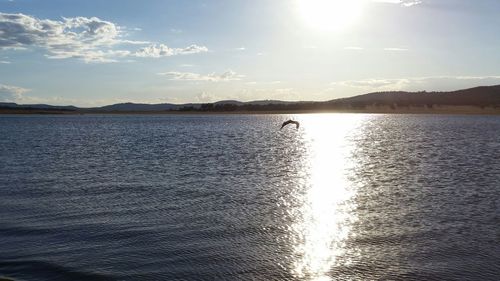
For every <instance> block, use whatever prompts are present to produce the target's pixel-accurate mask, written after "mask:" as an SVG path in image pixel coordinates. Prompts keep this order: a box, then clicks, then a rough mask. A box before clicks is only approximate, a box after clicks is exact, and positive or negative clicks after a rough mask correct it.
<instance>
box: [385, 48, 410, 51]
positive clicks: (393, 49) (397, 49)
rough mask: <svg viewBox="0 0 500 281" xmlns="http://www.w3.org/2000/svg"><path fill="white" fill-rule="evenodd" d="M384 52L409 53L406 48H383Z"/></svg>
mask: <svg viewBox="0 0 500 281" xmlns="http://www.w3.org/2000/svg"><path fill="white" fill-rule="evenodd" d="M384 51H389V52H406V51H409V50H408V49H406V48H384Z"/></svg>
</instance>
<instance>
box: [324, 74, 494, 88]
mask: <svg viewBox="0 0 500 281" xmlns="http://www.w3.org/2000/svg"><path fill="white" fill-rule="evenodd" d="M494 84H500V75H499V76H495V75H491V76H430V77H410V78H396V79H363V80H347V81H337V82H333V83H331V85H332V86H345V87H350V88H358V89H362V90H366V91H393V90H412V89H422V88H427V89H429V90H435V89H438V88H440V87H441V86H446V85H453V86H455V87H459V88H460V87H469V86H470V87H473V86H479V85H494Z"/></svg>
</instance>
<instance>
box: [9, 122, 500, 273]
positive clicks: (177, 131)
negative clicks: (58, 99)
mask: <svg viewBox="0 0 500 281" xmlns="http://www.w3.org/2000/svg"><path fill="white" fill-rule="evenodd" d="M289 117H293V118H295V119H296V120H298V121H300V122H301V127H300V129H299V130H295V128H293V127H292V126H289V127H286V128H285V129H283V130H281V131H280V130H279V126H280V124H281V122H282V121H284V120H286V119H288V118H289ZM499 132H500V118H499V117H494V116H442V115H364V114H311V115H295V116H287V115H206V116H205V115H193V116H189V115H185V116H184V115H182V116H173V115H161V116H136V115H133V116H109V115H105V116H99V115H85V116H2V117H0V159H1V162H0V190H1V194H0V276H4V277H8V278H11V279H18V280H378V279H382V280H498V276H500V246H499V245H500V230H499V225H500V172H499V171H500V161H499V160H498V159H500V139H499V136H500V135H499Z"/></svg>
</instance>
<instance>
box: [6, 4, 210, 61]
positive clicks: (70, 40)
mask: <svg viewBox="0 0 500 281" xmlns="http://www.w3.org/2000/svg"><path fill="white" fill-rule="evenodd" d="M124 30H125V28H124V27H121V26H118V25H117V24H115V23H112V22H110V21H105V20H101V19H99V18H97V17H90V18H87V17H74V18H64V17H63V18H62V20H50V19H38V18H35V17H32V16H29V15H24V14H7V13H0V49H26V48H41V49H44V50H46V52H47V54H46V57H48V58H51V59H67V58H76V59H80V60H83V61H85V62H113V61H117V59H118V58H122V57H126V56H136V57H163V56H171V55H180V54H194V53H199V52H204V51H207V48H206V47H203V46H198V45H191V46H188V47H185V48H169V47H167V46H166V45H164V44H159V45H156V44H152V45H150V46H147V47H145V48H142V49H140V50H138V51H135V52H133V51H129V50H123V49H117V46H118V45H123V44H131V45H137V44H140V45H142V44H150V42H148V41H134V40H124V39H122V38H123V37H124V36H125V35H126V34H125V31H124Z"/></svg>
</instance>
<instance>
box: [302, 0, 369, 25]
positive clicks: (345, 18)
mask: <svg viewBox="0 0 500 281" xmlns="http://www.w3.org/2000/svg"><path fill="white" fill-rule="evenodd" d="M362 6H363V5H362V0H297V8H298V11H299V14H300V16H301V17H302V19H303V20H304V21H305V22H306V23H307V24H308V25H309V26H311V27H313V28H315V29H319V30H324V31H341V30H344V29H346V28H347V27H349V26H351V25H353V24H354V23H355V22H356V21H357V20H358V19H359V17H360V16H361V12H362V8H363V7H362Z"/></svg>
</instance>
